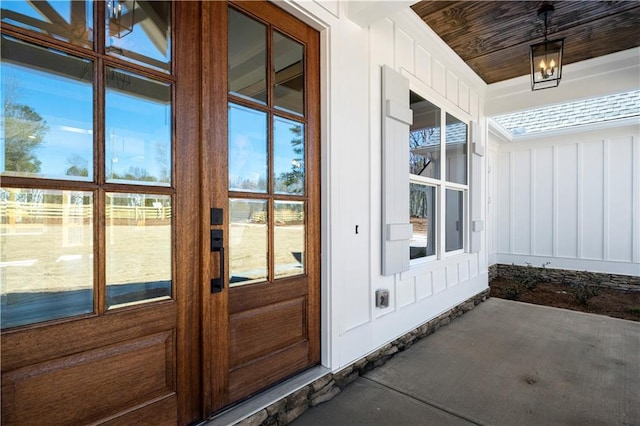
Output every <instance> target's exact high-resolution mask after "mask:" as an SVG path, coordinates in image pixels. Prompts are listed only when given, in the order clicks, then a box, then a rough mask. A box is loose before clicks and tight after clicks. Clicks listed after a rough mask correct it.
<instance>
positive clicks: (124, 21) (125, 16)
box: [106, 0, 136, 38]
mask: <svg viewBox="0 0 640 426" xmlns="http://www.w3.org/2000/svg"><path fill="white" fill-rule="evenodd" d="M106 3H107V16H108V18H109V33H110V34H111V35H112V36H115V37H116V38H122V37H124V36H126V35H128V34H131V32H132V31H133V26H134V24H135V17H134V14H135V11H136V0H133V1H125V0H107V2H106Z"/></svg>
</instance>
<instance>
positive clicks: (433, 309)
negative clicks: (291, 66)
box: [281, 1, 487, 370]
mask: <svg viewBox="0 0 640 426" xmlns="http://www.w3.org/2000/svg"><path fill="white" fill-rule="evenodd" d="M388 3H389V4H393V2H388ZM281 5H282V6H283V8H284V9H285V10H288V11H289V12H292V13H294V14H295V15H296V16H298V17H299V18H301V19H303V20H305V21H306V22H308V23H310V24H311V25H314V26H315V27H316V28H318V29H319V30H320V31H321V40H322V49H321V50H322V61H321V62H322V64H321V67H322V70H321V73H322V79H323V80H322V85H323V87H322V90H321V94H322V102H323V105H322V114H323V128H322V139H323V142H322V161H323V164H322V170H323V181H322V194H323V195H322V197H323V199H322V202H323V204H322V208H323V218H322V228H323V253H322V262H323V271H322V272H323V289H322V294H323V300H322V302H323V306H322V312H323V318H322V329H323V330H322V333H323V341H322V347H323V356H322V363H323V365H325V366H327V367H330V368H331V369H332V370H339V369H340V368H342V367H344V366H347V365H349V364H350V363H352V362H353V361H355V360H357V359H359V358H362V357H363V356H365V355H366V354H368V353H370V352H372V351H374V350H376V349H378V348H379V347H381V346H383V345H384V344H386V343H388V342H390V341H392V340H394V339H395V338H397V337H399V336H401V335H402V334H404V333H406V332H408V331H410V330H412V329H413V328H415V327H417V326H419V325H421V324H422V323H425V322H427V321H429V320H430V319H433V318H434V317H436V316H438V315H439V314H440V313H442V312H444V311H446V310H448V309H449V308H451V307H453V306H455V305H457V304H459V303H460V302H462V301H464V300H466V299H468V298H470V297H472V296H474V295H476V294H477V293H479V292H481V291H482V290H484V289H486V288H487V252H486V249H485V246H486V244H485V238H484V233H480V234H479V235H474V237H479V238H480V241H481V243H480V250H479V252H476V253H473V254H472V253H463V254H457V255H454V256H450V257H446V258H445V259H442V260H436V261H431V262H426V263H422V264H419V265H413V266H412V267H411V269H410V271H408V272H404V273H401V274H396V275H394V276H382V275H381V259H382V253H381V246H382V229H381V227H382V225H381V220H382V218H381V214H382V213H381V210H382V205H381V203H382V183H381V179H382V177H381V176H382V175H381V174H382V158H381V152H382V145H381V123H382V121H381V114H382V112H381V67H382V65H388V66H390V67H391V68H393V69H394V70H396V71H398V72H400V73H402V74H403V75H404V76H405V77H407V78H408V79H409V80H410V86H411V90H413V91H415V92H417V93H419V94H420V95H422V96H423V97H424V98H426V99H428V100H429V101H431V102H433V103H435V104H437V105H438V106H440V107H442V108H445V109H447V110H449V111H450V112H452V113H454V114H455V115H456V116H457V117H458V118H460V119H462V120H465V121H467V122H468V121H469V120H475V121H478V122H480V123H483V121H484V116H483V113H482V111H483V109H484V105H483V99H482V98H483V94H482V93H483V90H485V88H486V85H485V84H484V82H482V80H480V79H479V78H478V77H477V76H476V75H475V74H473V73H472V72H471V71H470V69H469V68H468V67H467V66H466V65H465V64H464V63H463V62H462V61H461V60H460V59H459V58H458V57H457V56H455V55H454V54H453V53H452V51H451V50H449V48H448V47H446V45H444V43H443V42H442V41H441V40H439V39H437V37H435V36H434V35H433V33H431V32H430V30H429V29H427V28H426V27H425V26H424V24H423V23H422V21H420V19H419V18H418V17H417V16H416V15H415V14H414V13H413V12H412V11H411V10H410V9H409V8H408V7H407V6H406V5H405V6H402V9H403V10H398V11H397V12H395V13H393V14H392V15H391V16H389V17H383V18H380V19H378V18H375V19H374V20H373V21H372V22H370V23H364V24H363V23H362V22H360V21H359V23H360V24H363V25H364V27H363V26H359V25H358V24H356V23H354V22H352V21H351V20H350V19H348V15H347V14H348V6H349V5H348V4H345V3H343V2H340V3H338V2H327V1H322V2H304V1H301V2H290V3H285V4H281ZM362 6H364V4H362ZM370 7H374V8H375V7H376V5H375V4H372V6H370ZM396 9H397V6H396ZM359 13H360V15H359V16H362V10H360V9H359ZM481 128H483V129H485V128H486V126H484V125H482V126H481ZM485 133H486V132H485ZM407 143H408V141H407ZM471 157H472V155H471V154H470V155H469V158H471ZM476 157H477V158H475V159H474V163H473V167H471V168H470V174H469V176H470V185H469V188H470V191H471V193H470V197H469V203H470V204H471V200H472V199H473V204H474V207H472V208H471V211H470V212H468V214H467V217H468V218H469V219H474V220H478V221H484V220H485V208H484V205H485V202H484V199H485V190H486V185H485V180H484V176H485V175H486V173H485V170H484V167H485V159H486V156H485V157H479V156H476ZM398 173H405V174H406V176H407V182H408V179H409V175H408V170H399V171H398ZM408 214H409V212H408V206H407V220H408ZM470 222H471V221H470V220H467V223H466V227H467V229H470V228H471V224H470ZM356 226H357V227H358V233H356ZM469 235H470V233H469ZM470 239H471V237H470V236H468V238H467V243H466V246H467V247H468V248H469V247H470ZM467 251H468V249H467ZM377 289H388V290H389V291H390V306H389V307H388V308H386V309H379V308H376V307H375V291H376V290H377Z"/></svg>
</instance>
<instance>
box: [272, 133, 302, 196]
mask: <svg viewBox="0 0 640 426" xmlns="http://www.w3.org/2000/svg"><path fill="white" fill-rule="evenodd" d="M289 131H290V132H291V133H293V135H294V138H293V139H291V148H292V150H293V153H294V154H295V156H296V158H294V159H293V161H292V162H291V171H290V172H282V173H280V176H279V177H278V178H277V190H278V191H283V192H288V193H294V194H295V193H301V192H303V191H304V145H303V144H302V126H292V127H290V128H289Z"/></svg>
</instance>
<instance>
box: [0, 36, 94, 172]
mask: <svg viewBox="0 0 640 426" xmlns="http://www.w3.org/2000/svg"><path fill="white" fill-rule="evenodd" d="M0 68H1V71H0V77H1V79H2V83H1V86H0V87H1V91H0V102H2V106H3V109H2V116H0V135H1V136H2V138H1V140H0V170H1V172H2V174H3V175H10V176H28V177H44V178H55V179H73V180H84V181H88V180H92V179H93V89H92V80H93V63H92V62H91V61H87V60H84V59H80V58H76V57H73V56H70V55H67V54H64V53H61V52H58V51H55V50H51V49H45V48H41V47H37V46H34V45H32V44H29V43H24V42H21V41H18V40H16V39H13V38H10V37H4V36H3V37H2V65H1V67H0Z"/></svg>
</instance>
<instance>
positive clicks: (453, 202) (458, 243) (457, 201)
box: [445, 189, 464, 251]
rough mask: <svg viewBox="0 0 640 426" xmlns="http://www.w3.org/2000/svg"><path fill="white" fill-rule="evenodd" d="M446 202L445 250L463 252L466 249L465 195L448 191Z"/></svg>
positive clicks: (451, 190)
mask: <svg viewBox="0 0 640 426" xmlns="http://www.w3.org/2000/svg"><path fill="white" fill-rule="evenodd" d="M445 202H446V218H445V250H446V251H454V250H461V249H463V248H464V240H463V238H464V193H463V192H462V191H456V190H453V189H447V192H446V201H445Z"/></svg>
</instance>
